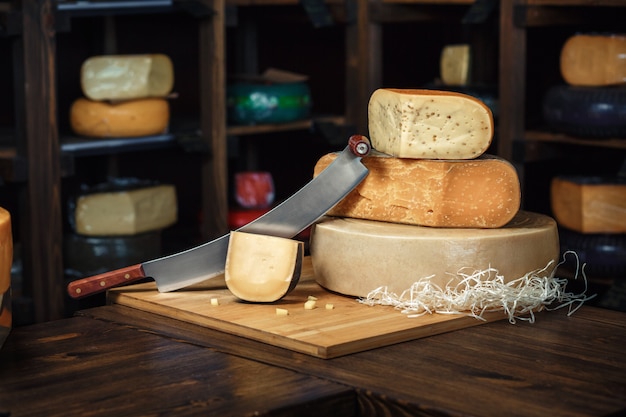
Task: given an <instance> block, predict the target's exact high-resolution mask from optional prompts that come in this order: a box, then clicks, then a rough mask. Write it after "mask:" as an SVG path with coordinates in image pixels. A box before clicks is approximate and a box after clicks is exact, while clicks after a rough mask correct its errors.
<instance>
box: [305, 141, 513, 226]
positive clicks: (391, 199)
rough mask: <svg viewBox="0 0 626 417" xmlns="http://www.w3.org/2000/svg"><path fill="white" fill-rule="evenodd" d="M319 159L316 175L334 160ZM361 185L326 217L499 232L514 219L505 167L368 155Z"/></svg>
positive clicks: (498, 162)
mask: <svg viewBox="0 0 626 417" xmlns="http://www.w3.org/2000/svg"><path fill="white" fill-rule="evenodd" d="M336 156H337V155H336V154H334V153H333V154H327V155H325V156H323V157H322V158H321V159H320V160H319V161H318V162H317V164H316V165H315V170H314V175H318V174H319V173H320V172H321V171H322V170H323V169H324V168H326V167H327V166H328V165H330V163H331V162H332V161H333V160H334V159H335V158H336ZM362 161H363V164H364V165H365V166H366V167H367V168H368V169H369V174H368V175H367V177H365V179H364V180H363V181H362V182H361V183H360V184H359V185H358V186H357V187H356V188H355V189H354V190H352V191H351V192H350V193H349V194H348V195H347V196H346V197H345V198H344V199H343V200H341V201H340V202H339V204H337V205H336V206H335V207H334V208H333V209H331V210H330V211H329V212H328V214H329V215H332V216H340V217H353V218H360V219H367V220H379V221H387V222H394V223H406V224H414V225H422V226H433V227H474V228H476V227H485V228H494V227H501V226H503V225H505V224H506V223H508V222H509V221H510V220H511V219H512V218H513V216H515V214H516V213H517V211H518V210H519V208H520V203H521V190H520V181H519V177H518V175H517V171H516V170H515V167H513V165H512V164H511V163H509V162H508V161H506V160H504V159H502V158H499V157H496V156H493V155H483V156H481V157H479V158H477V159H472V160H449V161H448V160H428V159H408V158H393V157H385V156H382V155H381V154H373V155H372V156H368V157H365V158H363V159H362Z"/></svg>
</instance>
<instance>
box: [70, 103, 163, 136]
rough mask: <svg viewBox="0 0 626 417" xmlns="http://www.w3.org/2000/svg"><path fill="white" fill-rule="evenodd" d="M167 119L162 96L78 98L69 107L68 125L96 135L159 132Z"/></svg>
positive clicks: (89, 134)
mask: <svg viewBox="0 0 626 417" xmlns="http://www.w3.org/2000/svg"><path fill="white" fill-rule="evenodd" d="M169 120H170V108H169V103H168V101H167V100H166V99H162V98H146V99H139V100H130V101H123V102H117V103H109V102H101V101H93V100H87V99H85V98H79V99H77V100H76V101H74V103H73V104H72V107H71V109H70V126H71V127H72V130H73V131H74V133H76V134H77V135H82V136H92V137H98V138H119V137H139V136H149V135H158V134H162V133H164V132H165V131H166V130H167V127H168V125H169Z"/></svg>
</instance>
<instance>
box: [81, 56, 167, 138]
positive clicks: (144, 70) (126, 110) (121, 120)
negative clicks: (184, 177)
mask: <svg viewBox="0 0 626 417" xmlns="http://www.w3.org/2000/svg"><path fill="white" fill-rule="evenodd" d="M173 84H174V69H173V65H172V62H171V60H170V59H169V57H168V56H166V55H163V54H143V55H105V56H95V57H91V58H89V59H87V60H86V61H85V62H83V65H82V67H81V89H82V91H83V94H84V95H85V97H81V98H78V99H77V100H75V101H74V103H72V106H71V108H70V126H71V128H72V130H73V131H74V133H76V134H78V135H81V136H91V137H98V138H119V137H140V136H149V135H158V134H162V133H164V132H165V131H166V130H167V128H168V125H169V119H170V109H169V103H168V101H167V99H166V97H167V96H168V95H169V94H170V93H171V91H172V88H173Z"/></svg>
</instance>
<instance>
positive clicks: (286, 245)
mask: <svg viewBox="0 0 626 417" xmlns="http://www.w3.org/2000/svg"><path fill="white" fill-rule="evenodd" d="M303 259H304V242H302V241H298V240H294V239H286V238H281V237H276V236H266V235H257V234H252V233H244V232H237V231H232V232H231V233H230V239H229V241H228V252H227V255H226V269H225V272H224V279H225V281H226V286H227V287H228V289H229V290H230V292H232V293H233V295H234V296H235V297H237V298H239V299H241V300H244V301H249V302H264V303H267V302H273V301H277V300H280V299H281V298H282V297H284V296H285V295H287V294H288V293H289V292H290V291H291V290H292V289H293V288H294V287H295V286H296V284H297V283H298V280H299V279H300V273H301V271H302V261H303Z"/></svg>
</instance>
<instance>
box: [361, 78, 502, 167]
mask: <svg viewBox="0 0 626 417" xmlns="http://www.w3.org/2000/svg"><path fill="white" fill-rule="evenodd" d="M368 120H369V138H370V140H371V142H372V147H373V148H374V149H376V150H378V151H380V152H384V153H387V154H389V155H392V156H396V157H400V158H422V159H472V158H475V157H477V156H479V155H482V154H483V153H484V152H485V151H486V150H487V148H489V145H490V144H491V140H492V138H493V131H494V125H493V115H492V113H491V110H490V109H489V107H487V106H486V105H485V103H483V102H482V101H480V100H479V99H477V98H475V97H472V96H469V95H467V94H462V93H457V92H453V91H439V90H401V89H378V90H376V91H374V93H373V94H372V96H371V97H370V101H369V106H368Z"/></svg>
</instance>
